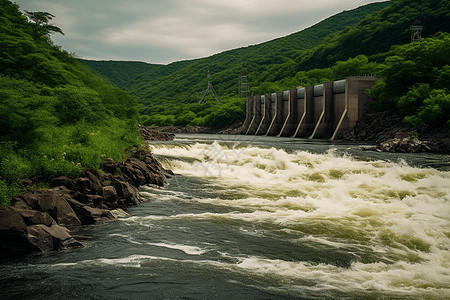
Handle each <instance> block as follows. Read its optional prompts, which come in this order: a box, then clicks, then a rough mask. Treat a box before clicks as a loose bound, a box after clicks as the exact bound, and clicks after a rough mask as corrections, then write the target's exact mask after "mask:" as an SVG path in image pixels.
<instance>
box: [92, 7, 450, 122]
mask: <svg viewBox="0 0 450 300" xmlns="http://www.w3.org/2000/svg"><path fill="white" fill-rule="evenodd" d="M449 8H450V5H449V1H448V0H447V1H438V0H429V1H423V0H420V1H419V0H393V1H388V2H380V3H373V4H370V5H366V6H362V7H359V8H357V9H354V10H351V11H345V12H342V13H340V14H337V15H335V16H332V17H330V18H328V19H326V20H324V21H322V22H320V23H318V24H316V25H314V26H311V27H310V28H308V29H305V30H303V31H301V32H297V33H294V34H292V35H289V36H286V37H282V38H279V39H276V40H273V41H269V42H266V43H263V44H259V45H254V46H249V47H244V48H239V49H234V50H230V51H226V52H223V53H219V54H216V55H213V56H211V57H207V58H202V59H196V60H190V61H181V62H175V63H172V64H169V65H159V66H157V65H148V67H149V68H151V69H149V71H147V72H145V73H141V74H139V75H137V76H136V77H134V78H132V79H131V80H130V81H128V82H127V84H126V85H124V86H123V88H124V89H125V90H127V91H129V92H130V93H131V94H132V95H135V96H137V97H138V98H139V99H140V102H141V103H142V104H143V105H144V109H143V110H142V111H141V113H143V114H144V115H147V116H144V118H143V123H144V124H146V125H152V124H155V125H171V124H174V125H220V124H222V125H223V124H224V123H226V122H228V121H230V119H232V118H234V117H239V116H241V117H242V116H243V115H244V110H245V107H244V105H245V101H244V100H243V99H239V98H238V95H237V92H238V91H237V89H238V84H237V81H238V76H239V74H240V73H241V71H242V70H245V71H246V72H247V73H248V78H249V81H250V87H251V91H252V92H253V93H255V94H263V93H267V92H274V91H280V90H286V89H290V88H292V87H296V86H299V85H310V84H319V83H323V82H326V81H330V80H338V79H342V78H345V77H347V76H352V75H358V74H373V75H379V76H381V75H383V74H384V73H383V72H384V70H385V69H386V64H385V63H384V60H385V59H386V58H387V57H389V56H392V55H394V56H395V55H397V54H395V51H391V52H390V49H391V47H392V46H394V45H404V44H409V42H410V30H409V28H410V26H411V25H413V24H417V25H422V26H424V30H423V32H422V37H423V38H426V37H431V36H433V35H434V34H436V33H438V32H448V31H450V22H449V17H448V15H449V12H450V10H449ZM431 44H433V43H431ZM99 64H111V63H110V62H100V63H99ZM130 64H131V63H130ZM388 69H389V68H388ZM208 70H209V71H210V72H211V80H212V83H213V85H214V87H215V89H216V91H217V92H218V94H219V95H220V96H221V99H222V100H221V102H222V103H219V104H216V103H214V102H215V100H214V98H213V97H212V96H211V95H210V96H209V97H207V101H206V104H202V105H199V104H197V102H198V100H199V99H200V98H201V95H202V93H203V91H204V89H205V88H206V86H207V79H206V76H205V75H206V72H207V71H208ZM139 72H140V71H139V70H136V72H135V74H138V73H139ZM103 74H105V73H103ZM111 74H113V72H111ZM105 75H108V74H105ZM108 76H112V75H108ZM127 78H129V77H127ZM408 87H411V84H410V85H405V87H404V88H401V89H402V90H405V89H406V90H407V89H408ZM380 93H381V92H380ZM375 98H377V97H375ZM394 102H395V101H394ZM385 106H386V105H385ZM393 106H394V107H395V105H394V104H393ZM380 107H381V106H380ZM386 107H388V106H386ZM391 107H392V106H391ZM219 112H220V113H219ZM422 119H424V118H422ZM416 122H417V120H416Z"/></svg>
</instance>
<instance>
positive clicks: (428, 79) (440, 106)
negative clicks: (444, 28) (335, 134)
mask: <svg viewBox="0 0 450 300" xmlns="http://www.w3.org/2000/svg"><path fill="white" fill-rule="evenodd" d="M449 47H450V33H438V34H436V35H435V36H432V37H429V38H426V39H422V40H421V41H420V42H418V43H411V44H407V45H403V46H395V47H392V49H391V51H390V53H389V55H390V56H389V57H388V58H386V65H387V66H386V68H384V69H383V70H382V71H381V75H382V76H383V77H384V79H383V80H380V81H378V82H377V84H376V85H375V87H374V88H372V89H371V90H370V92H369V94H370V95H371V96H372V98H373V101H372V103H371V106H372V107H373V108H375V109H377V110H385V109H392V108H398V109H399V111H400V112H401V113H402V114H403V115H406V117H405V118H404V119H403V120H404V122H405V123H406V124H409V125H418V124H419V123H420V122H421V121H426V122H427V123H429V124H438V125H440V124H444V123H447V124H449V122H448V121H449V120H450V87H449V85H448V83H449V82H450V57H449V56H448V55H447V54H446V53H447V52H448V49H449Z"/></svg>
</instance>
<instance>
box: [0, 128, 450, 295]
mask: <svg viewBox="0 0 450 300" xmlns="http://www.w3.org/2000/svg"><path fill="white" fill-rule="evenodd" d="M151 145H152V148H153V153H154V154H155V155H156V157H157V158H158V159H159V160H160V161H161V162H162V163H163V165H164V166H165V167H166V168H168V169H171V170H173V171H174V172H175V174H177V175H176V176H174V177H173V178H171V179H169V185H168V186H166V187H164V188H162V189H155V188H151V187H143V188H142V189H141V193H142V196H144V197H145V198H147V199H148V200H149V202H146V203H143V204H141V205H139V206H137V207H133V208H130V210H129V212H130V213H131V214H132V217H131V218H126V219H121V220H119V221H117V222H114V223H107V224H103V225H99V226H92V227H85V228H84V232H83V234H82V235H80V236H79V239H81V238H82V239H81V241H82V243H83V244H84V245H86V247H85V248H82V249H75V250H66V251H60V252H50V253H44V254H36V255H30V256H27V257H26V258H25V259H24V258H21V259H19V260H14V261H3V262H1V263H2V265H1V266H0V298H1V299H450V163H449V157H448V156H446V155H432V154H386V153H376V152H363V151H361V150H360V149H359V146H357V145H350V144H330V143H328V142H324V141H310V140H301V139H290V138H271V137H257V138H255V137H245V136H218V135H217V136H214V135H187V134H186V135H177V138H176V140H175V141H170V142H156V143H152V144H151Z"/></svg>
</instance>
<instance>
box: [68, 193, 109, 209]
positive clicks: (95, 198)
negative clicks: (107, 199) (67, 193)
mask: <svg viewBox="0 0 450 300" xmlns="http://www.w3.org/2000/svg"><path fill="white" fill-rule="evenodd" d="M75 199H77V200H78V201H80V202H81V203H84V204H86V205H89V206H90V207H96V206H97V205H99V204H100V202H103V196H100V195H89V194H77V195H76V196H75Z"/></svg>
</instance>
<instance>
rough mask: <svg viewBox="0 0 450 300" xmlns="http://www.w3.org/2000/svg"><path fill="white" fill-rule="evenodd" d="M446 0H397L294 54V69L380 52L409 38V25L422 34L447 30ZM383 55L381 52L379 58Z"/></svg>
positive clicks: (424, 35)
mask: <svg viewBox="0 0 450 300" xmlns="http://www.w3.org/2000/svg"><path fill="white" fill-rule="evenodd" d="M449 9H450V6H449V1H448V0H446V1H441V0H427V1H424V0H396V1H392V2H391V5H389V6H388V7H386V8H384V9H382V10H380V11H378V12H374V13H372V14H370V15H368V16H366V17H365V18H364V19H363V20H362V21H361V22H360V23H358V24H357V25H356V26H353V27H351V28H346V29H345V30H343V31H341V32H338V33H335V34H332V35H329V36H328V37H327V38H326V39H325V41H324V42H323V43H322V44H320V45H319V46H317V47H315V48H313V49H311V50H309V51H308V52H307V53H306V54H305V55H302V56H299V57H297V58H296V68H297V70H310V69H314V68H323V67H328V66H331V65H333V64H334V63H335V62H336V61H339V60H346V59H348V58H349V57H355V56H357V55H359V54H364V55H366V56H372V55H375V56H377V55H378V56H380V54H382V53H385V52H387V51H388V50H389V49H390V47H391V46H392V45H402V44H405V43H409V42H410V41H411V32H410V26H411V25H420V26H423V29H424V30H423V32H422V37H428V36H430V35H433V34H435V33H436V32H439V31H444V32H448V31H449V30H450V22H449V18H448V14H449ZM382 60H383V56H382V55H381V61H382Z"/></svg>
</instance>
